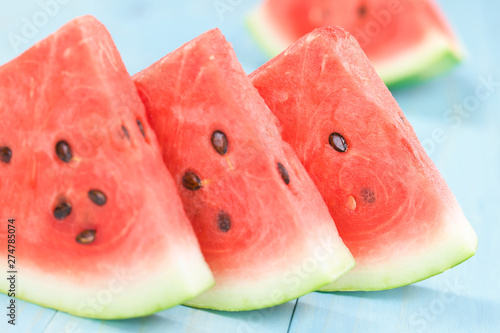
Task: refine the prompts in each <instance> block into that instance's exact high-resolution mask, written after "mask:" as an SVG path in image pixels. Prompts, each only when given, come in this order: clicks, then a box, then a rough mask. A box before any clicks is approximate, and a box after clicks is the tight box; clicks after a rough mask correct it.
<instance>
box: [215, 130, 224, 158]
mask: <svg viewBox="0 0 500 333" xmlns="http://www.w3.org/2000/svg"><path fill="white" fill-rule="evenodd" d="M212 146H214V149H215V150H216V151H217V152H218V153H219V154H221V155H224V154H226V153H227V138H226V135H225V134H224V133H223V132H221V131H215V132H213V133H212Z"/></svg>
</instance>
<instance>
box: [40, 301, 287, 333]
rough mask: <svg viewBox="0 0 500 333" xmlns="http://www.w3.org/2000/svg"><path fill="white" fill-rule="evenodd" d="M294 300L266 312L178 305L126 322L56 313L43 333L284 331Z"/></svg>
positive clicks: (260, 332) (244, 332) (247, 332)
mask: <svg viewBox="0 0 500 333" xmlns="http://www.w3.org/2000/svg"><path fill="white" fill-rule="evenodd" d="M294 305H295V301H293V302H288V303H286V304H282V305H280V306H276V307H273V308H269V309H263V310H258V311H247V312H219V311H211V310H199V309H193V308H189V307H185V306H177V307H174V308H172V309H169V310H165V311H162V312H159V313H157V314H155V315H152V316H148V317H144V318H137V319H129V320H118V321H113V320H91V319H85V318H78V317H75V316H71V315H69V314H66V313H62V312H57V314H56V315H55V316H54V318H53V320H52V321H51V322H50V325H48V326H47V329H46V332H65V333H87V332H110V333H118V332H148V333H149V332H152V333H154V332H166V333H168V332H172V333H174V332H175V333H181V332H186V333H188V332H189V333H191V332H193V333H198V332H199V333H201V332H207V333H219V332H238V333H253V332H255V333H257V332H258V333H275V332H286V331H287V329H288V325H289V322H290V318H291V315H292V311H293V308H294Z"/></svg>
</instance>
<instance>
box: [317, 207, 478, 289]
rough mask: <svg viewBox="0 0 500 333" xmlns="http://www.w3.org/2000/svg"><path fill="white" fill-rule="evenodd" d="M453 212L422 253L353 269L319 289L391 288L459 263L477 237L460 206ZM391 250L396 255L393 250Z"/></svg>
mask: <svg viewBox="0 0 500 333" xmlns="http://www.w3.org/2000/svg"><path fill="white" fill-rule="evenodd" d="M455 216H456V218H455V219H450V220H449V222H448V228H447V229H446V230H445V231H443V232H442V233H441V234H440V236H438V237H435V238H434V243H433V244H429V246H427V247H425V248H426V251H425V252H424V253H418V254H415V255H414V256H413V257H404V258H403V259H404V261H399V262H398V261H395V262H394V263H392V264H391V266H392V267H391V266H386V267H385V268H384V269H380V268H374V267H371V268H368V269H366V270H365V271H364V272H359V270H356V269H354V270H352V271H350V272H349V273H348V274H346V275H345V276H344V277H342V278H340V279H338V280H336V281H334V282H333V283H331V284H329V285H327V286H325V287H323V288H321V289H320V290H319V291H323V292H331V291H379V290H387V289H394V288H399V287H403V286H407V285H409V284H413V283H416V282H419V281H422V280H425V279H428V278H430V277H432V276H435V275H438V274H441V273H443V272H445V271H446V270H448V269H450V268H453V267H455V266H457V265H459V264H461V263H463V262H464V261H466V260H468V259H469V258H471V257H472V256H474V254H475V253H476V250H477V243H478V239H477V236H476V234H475V232H474V230H473V228H472V226H471V225H470V224H469V222H468V221H467V219H466V218H465V216H464V215H463V213H462V211H461V209H460V208H458V210H457V214H456V215H455ZM453 229H455V230H453ZM395 253H396V254H395V256H397V255H398V254H397V251H395ZM358 268H359V267H358Z"/></svg>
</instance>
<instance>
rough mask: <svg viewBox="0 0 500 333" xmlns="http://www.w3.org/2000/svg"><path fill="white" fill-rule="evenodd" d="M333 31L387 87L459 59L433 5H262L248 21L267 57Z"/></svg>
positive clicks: (292, 0) (272, 1)
mask: <svg viewBox="0 0 500 333" xmlns="http://www.w3.org/2000/svg"><path fill="white" fill-rule="evenodd" d="M335 25H339V26H341V27H343V28H344V29H346V30H347V31H348V32H350V33H351V34H353V36H354V37H355V38H356V39H357V40H358V42H359V43H360V45H361V47H362V48H363V50H364V51H365V53H366V55H367V56H368V58H369V59H370V60H371V62H372V63H373V65H374V66H375V69H376V70H377V72H378V74H379V75H380V76H381V77H382V79H383V80H384V81H385V82H386V84H389V85H394V84H401V83H407V82H411V81H418V80H423V79H427V78H429V77H432V76H434V75H437V74H439V73H442V72H444V71H446V70H447V69H449V68H450V67H452V66H453V65H454V64H456V63H457V62H458V61H460V60H461V58H462V50H461V47H460V45H459V43H458V42H457V40H456V38H455V36H454V34H453V32H452V30H451V29H450V27H449V25H448V23H447V22H446V19H445V18H444V16H443V15H442V13H441V11H440V10H439V8H438V7H437V5H436V4H435V2H434V0H348V1H346V0H266V1H264V3H263V4H262V6H261V7H260V9H259V10H258V11H257V12H255V13H254V14H253V15H252V16H251V17H250V19H249V26H250V29H251V30H252V32H253V34H254V36H255V37H256V38H257V40H258V41H259V42H261V44H262V45H263V46H264V47H265V49H266V50H267V51H268V53H269V54H270V55H272V56H274V55H276V54H278V53H279V52H281V51H282V50H284V49H285V48H286V47H287V46H288V45H290V44H291V43H293V42H294V41H296V40H297V39H299V38H300V37H302V36H303V35H305V34H307V33H308V32H310V31H312V30H314V29H315V28H319V27H322V26H335Z"/></svg>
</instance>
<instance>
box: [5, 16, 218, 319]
mask: <svg viewBox="0 0 500 333" xmlns="http://www.w3.org/2000/svg"><path fill="white" fill-rule="evenodd" d="M0 77H1V78H2V80H1V81H0V105H2V108H1V111H0V113H1V117H2V121H1V122H0V147H1V149H0V153H1V157H2V158H1V160H0V173H1V178H0V218H1V223H0V224H1V229H0V248H2V249H3V251H7V230H9V229H11V228H12V227H8V226H7V224H9V225H12V226H13V227H14V228H15V238H14V239H15V243H14V245H13V246H15V248H12V247H9V249H10V250H11V251H12V252H10V251H9V254H10V255H13V256H14V257H15V259H14V261H15V262H13V263H12V264H13V266H12V267H10V270H12V271H17V275H16V273H12V274H14V275H16V276H17V277H16V279H17V281H18V283H17V287H16V288H14V289H15V290H14V292H13V293H12V291H9V290H10V289H12V288H11V285H10V283H9V284H8V283H7V282H8V281H7V280H6V279H5V277H4V278H2V279H1V280H0V281H1V282H0V291H1V292H3V293H7V292H8V293H9V295H11V296H15V297H17V298H19V299H24V300H27V301H30V302H33V303H37V304H40V305H43V306H47V307H51V308H54V309H57V310H61V311H65V312H69V313H72V314H75V315H79V316H85V317H94V318H112V319H116V318H128V317H137V316H144V315H148V314H151V313H154V312H157V311H160V310H162V309H165V308H168V307H171V306H174V305H176V304H179V303H181V302H184V301H186V300H187V299H189V298H192V297H194V296H196V295H198V294H199V293H201V292H203V291H204V290H206V289H207V288H209V287H210V286H211V285H212V284H213V277H212V275H211V273H210V270H209V268H208V265H207V264H206V262H205V261H204V259H203V256H202V254H201V251H200V248H199V244H198V242H197V240H196V236H195V234H194V231H193V229H192V226H191V224H190V222H189V220H188V219H187V217H186V215H185V213H184V212H183V209H182V202H181V200H180V198H179V196H178V193H177V189H176V187H175V184H174V182H173V180H172V178H171V176H170V174H169V173H168V171H167V169H166V168H165V165H164V163H163V161H162V158H161V154H160V150H159V146H158V143H157V139H156V136H155V134H154V132H153V131H152V130H151V128H150V127H149V126H148V123H147V120H146V114H145V110H144V106H143V105H142V103H141V100H140V98H139V96H138V95H137V91H136V89H135V87H134V84H133V83H132V80H131V79H130V77H129V76H128V74H127V71H126V70H125V67H124V65H123V63H122V61H121V59H120V56H119V54H118V51H117V50H116V48H115V46H114V44H113V42H112V40H111V37H110V35H109V34H108V32H107V31H106V29H105V28H104V27H103V26H102V25H101V24H100V23H99V22H97V21H96V20H95V19H94V18H92V17H89V16H85V17H82V18H78V19H75V20H73V21H71V22H70V23H68V24H67V25H65V26H64V27H63V28H61V29H60V30H59V31H57V32H56V33H55V34H53V35H51V36H49V37H48V38H47V39H45V40H43V41H41V42H39V43H38V44H36V45H35V46H34V47H32V48H31V49H29V50H28V51H27V52H25V53H24V54H22V55H21V56H19V57H18V58H16V59H14V60H13V61H11V62H10V63H8V64H6V65H4V66H2V67H0ZM8 219H15V221H13V223H9V222H8ZM9 235H11V233H9ZM9 244H10V245H12V242H10V241H9ZM9 274H11V273H9Z"/></svg>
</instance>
